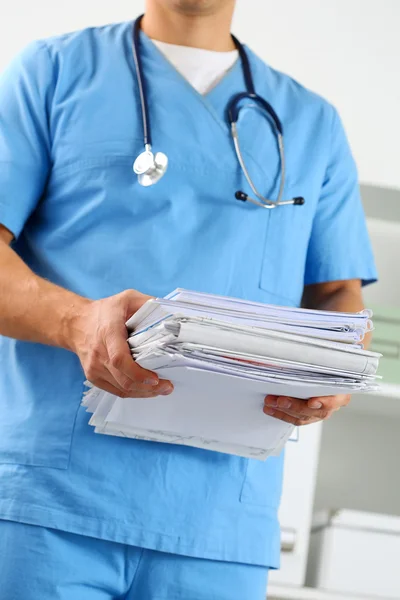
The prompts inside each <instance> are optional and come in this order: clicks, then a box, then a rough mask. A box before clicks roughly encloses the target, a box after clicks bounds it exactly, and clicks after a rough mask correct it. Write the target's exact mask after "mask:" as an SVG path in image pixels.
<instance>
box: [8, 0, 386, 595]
mask: <svg viewBox="0 0 400 600" xmlns="http://www.w3.org/2000/svg"><path fill="white" fill-rule="evenodd" d="M233 10H234V0H147V7H146V15H145V17H144V18H143V20H142V21H139V22H138V23H136V27H134V24H133V23H132V22H130V23H123V24H118V25H110V26H106V27H99V28H91V29H86V30H84V31H80V32H77V33H72V34H66V35H62V36H59V37H55V38H52V39H48V40H43V41H40V42H36V43H33V44H31V45H30V46H28V48H27V49H26V50H24V51H23V52H22V53H21V54H20V55H19V56H18V57H17V58H16V59H15V60H14V62H13V63H12V64H11V65H10V67H9V68H8V69H7V71H6V72H5V73H4V74H3V75H2V77H1V79H0V223H1V230H0V231H1V235H0V238H1V242H0V332H1V333H2V336H3V337H0V364H1V371H0V410H1V419H0V589H1V597H2V598H4V600H111V599H122V598H126V599H135V600H145V599H149V600H164V599H165V600H167V599H168V600H178V599H182V600H228V599H229V600H261V599H262V598H264V597H265V588H266V583H267V576H268V570H269V569H274V568H277V567H278V565H279V546H280V544H279V524H278V519H277V511H278V506H279V501H280V494H281V484H282V467H283V457H282V456H280V457H279V458H271V459H269V460H267V461H266V462H265V463H261V462H258V461H251V460H250V461H249V460H246V459H243V458H237V457H233V456H228V455H224V454H219V453H214V452H208V451H204V450H199V449H195V448H188V447H183V446H174V445H163V444H157V443H151V442H144V441H133V440H125V439H120V438H116V437H108V436H97V435H95V434H94V433H93V431H92V429H91V427H89V426H88V415H87V413H86V412H85V410H84V409H83V408H81V407H80V402H81V398H82V393H83V390H84V383H83V382H84V380H85V379H86V378H88V379H89V380H91V381H92V382H93V383H94V384H96V385H97V386H99V387H101V388H103V389H105V390H108V391H110V392H113V393H115V394H118V395H121V396H125V397H129V396H132V397H135V396H139V397H143V398H144V399H143V402H146V401H149V402H151V398H152V397H154V396H156V395H160V394H164V395H165V402H168V394H170V393H171V391H172V390H173V387H172V385H171V383H170V382H167V381H159V380H158V378H157V376H156V375H155V374H153V373H150V372H146V371H144V370H142V369H141V368H139V367H138V366H137V365H135V363H134V362H133V361H132V359H131V357H130V354H129V350H128V347H127V344H126V341H125V340H126V330H125V327H124V323H125V320H126V319H127V318H128V317H129V316H130V315H131V314H132V313H134V312H135V311H136V310H137V309H138V308H139V307H140V306H141V305H142V304H143V302H145V300H146V299H147V297H148V296H146V294H151V295H155V296H163V295H165V294H166V293H168V292H170V291H171V290H172V289H174V288H175V287H177V286H181V287H186V288H189V289H194V290H201V291H207V292H214V293H217V294H224V295H231V296H237V297H242V298H249V299H251V300H256V301H261V302H268V303H275V304H281V305H300V303H301V302H302V299H303V303H304V305H306V306H309V307H312V308H316V307H317V308H321V309H322V308H324V309H331V310H348V311H358V310H360V309H362V308H363V303H362V297H361V286H362V284H365V283H369V282H371V281H373V280H375V278H376V274H375V268H374V263H373V258H372V254H371V249H370V244H369V240H368V236H367V232H366V227H365V220H364V215H363V210H362V207H361V202H360V197H359V191H358V185H357V172H356V167H355V164H354V161H353V158H352V156H351V153H350V150H349V146H348V143H347V141H346V137H345V134H344V132H343V127H342V125H341V122H340V119H339V117H338V115H337V113H336V111H335V109H334V108H332V106H331V105H330V104H328V103H327V102H325V101H324V100H322V99H321V98H319V97H318V96H316V95H315V94H313V93H311V92H310V91H308V90H307V89H305V88H304V87H302V86H301V85H299V84H298V83H297V82H295V81H293V80H292V79H290V78H289V77H287V76H286V75H283V74H281V73H279V72H277V71H275V70H274V69H273V68H272V67H271V66H269V65H267V64H265V63H264V62H263V61H262V60H261V59H260V58H258V57H257V56H256V55H255V54H254V53H253V52H252V51H251V50H250V49H249V48H248V47H245V48H243V47H242V46H241V45H240V43H239V42H238V41H237V40H236V39H234V38H232V37H231V35H230V25H231V19H232V14H233ZM255 18H256V17H255ZM134 31H136V34H134ZM135 35H136V37H135ZM134 38H135V43H134ZM252 85H253V88H252ZM246 91H247V94H246V96H243V97H241V98H240V99H239V100H237V104H235V106H232V105H230V108H231V111H230V114H228V111H227V108H228V105H229V103H230V102H231V101H232V99H233V98H234V97H235V96H236V95H237V94H241V93H243V92H246ZM251 94H253V96H252V95H251ZM254 94H257V95H258V96H257V97H255V96H254ZM259 97H260V98H262V99H263V100H264V102H263V101H261V100H259ZM266 103H269V104H268V106H267V105H266ZM239 109H240V110H239ZM232 123H233V127H232ZM232 133H233V134H234V135H235V134H237V136H238V139H236V138H235V140H233V138H232V135H231V134H232ZM282 134H283V137H282ZM145 135H147V137H146V139H145V138H144V136H145ZM238 140H239V142H238ZM283 140H284V145H283V143H282V142H283ZM144 144H145V145H146V149H145V152H146V154H145V155H144V156H142V157H141V158H140V160H139V161H136V158H137V157H138V155H140V154H141V153H142V152H143V151H144ZM237 144H239V146H238V147H236V149H235V145H236V146H237ZM159 153H162V154H159ZM164 155H165V156H164ZM238 157H239V158H241V161H242V166H241V165H240V163H239V161H238ZM167 160H168V164H167ZM134 162H135V169H134V170H133V168H132V166H133V163H134ZM242 167H244V168H242ZM284 175H285V176H284ZM283 184H284V185H283ZM237 192H240V193H237ZM301 197H302V198H304V200H305V202H304V203H303V201H299V200H296V202H295V203H293V202H292V201H291V199H293V198H296V199H298V198H301ZM237 198H239V199H237ZM278 199H279V204H281V205H280V206H279V205H278V206H272V203H273V202H276V201H277V200H278ZM253 200H255V201H256V203H254V202H252V201H253ZM283 201H290V203H289V204H283V203H282V202H283ZM257 202H258V204H257ZM136 290H137V291H136ZM146 399H148V400H146ZM348 400H349V399H348V398H347V397H342V396H337V397H332V398H318V399H312V400H310V401H309V402H308V403H304V402H301V401H298V400H296V399H294V398H291V399H290V398H273V397H267V398H266V405H265V412H266V413H267V414H270V415H273V416H275V417H277V418H279V419H283V420H286V421H290V422H293V423H296V424H299V425H304V424H306V423H312V422H315V421H318V420H321V419H324V418H327V417H328V416H330V415H331V414H332V412H333V411H335V410H337V409H339V408H340V407H341V406H343V405H345V404H347V402H348ZM263 418H265V416H264V415H263V413H262V412H261V411H260V419H263ZM227 419H229V415H227Z"/></svg>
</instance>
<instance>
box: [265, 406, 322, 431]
mask: <svg viewBox="0 0 400 600" xmlns="http://www.w3.org/2000/svg"><path fill="white" fill-rule="evenodd" d="M264 413H265V414H266V415H269V416H270V417H274V418H275V419H279V420H280V421H284V422H285V423H290V424H291V425H296V426H297V427H302V426H303V425H310V424H311V423H316V422H317V421H318V419H312V418H311V417H306V418H304V419H299V418H297V417H293V416H291V415H288V414H286V413H284V412H282V411H280V410H278V409H273V408H268V407H264Z"/></svg>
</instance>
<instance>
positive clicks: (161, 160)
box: [133, 150, 168, 187]
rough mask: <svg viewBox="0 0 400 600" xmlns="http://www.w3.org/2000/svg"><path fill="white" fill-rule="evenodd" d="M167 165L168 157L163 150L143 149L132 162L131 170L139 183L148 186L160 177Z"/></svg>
mask: <svg viewBox="0 0 400 600" xmlns="http://www.w3.org/2000/svg"><path fill="white" fill-rule="evenodd" d="M167 167H168V157H167V155H166V154H164V152H156V154H155V155H154V154H153V152H151V150H145V151H144V152H142V153H141V154H139V156H138V157H137V158H136V160H135V162H134V163H133V171H134V172H135V173H136V175H137V176H138V181H139V183H140V185H143V186H144V187H148V186H150V185H154V184H155V183H157V181H159V180H160V179H161V177H162V176H163V175H164V173H165V172H166V170H167Z"/></svg>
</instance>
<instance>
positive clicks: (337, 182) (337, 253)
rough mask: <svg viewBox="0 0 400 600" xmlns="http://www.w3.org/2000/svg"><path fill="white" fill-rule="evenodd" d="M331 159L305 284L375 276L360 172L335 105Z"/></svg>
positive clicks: (365, 281)
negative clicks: (362, 198) (361, 192)
mask: <svg viewBox="0 0 400 600" xmlns="http://www.w3.org/2000/svg"><path fill="white" fill-rule="evenodd" d="M332 116H333V118H332V125H331V140H330V155H329V162H328V165H327V168H326V173H325V180H324V182H323V185H322V189H321V193H320V197H319V201H318V205H317V209H316V213H315V215H314V219H313V224H312V230H311V236H310V241H309V246H308V253H307V260H306V268H305V280H304V282H305V285H309V284H315V283H323V282H328V281H340V280H347V279H362V282H363V285H366V284H368V283H372V282H374V281H376V270H375V265H374V258H373V253H372V248H371V242H370V239H369V236H368V231H367V227H366V222H365V216H364V210H363V207H362V203H361V197H360V188H359V184H358V173H357V167H356V164H355V161H354V158H353V156H352V153H351V149H350V146H349V143H348V141H347V138H346V134H345V131H344V128H343V125H342V122H341V120H340V118H339V116H338V113H337V112H336V110H335V109H333V108H332Z"/></svg>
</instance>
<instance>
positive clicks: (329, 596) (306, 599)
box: [268, 585, 388, 600]
mask: <svg viewBox="0 0 400 600" xmlns="http://www.w3.org/2000/svg"><path fill="white" fill-rule="evenodd" d="M369 598H370V600H388V599H387V598H386V599H385V598H379V599H378V598H377V597H376V596H374V598H372V597H369ZM268 600H368V597H366V596H365V595H363V596H352V595H347V594H342V593H335V592H325V591H324V590H317V589H315V588H296V587H290V586H283V585H270V586H269V587H268Z"/></svg>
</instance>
